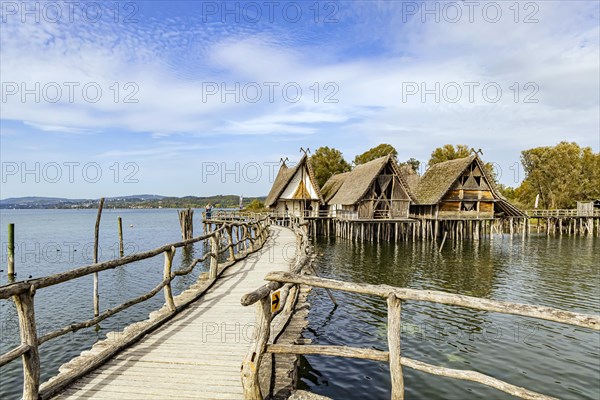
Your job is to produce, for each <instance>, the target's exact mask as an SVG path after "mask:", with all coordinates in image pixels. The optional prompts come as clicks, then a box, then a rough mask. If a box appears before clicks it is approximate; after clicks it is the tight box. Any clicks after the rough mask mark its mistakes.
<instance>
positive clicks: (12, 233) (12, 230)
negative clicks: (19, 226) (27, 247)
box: [7, 224, 15, 282]
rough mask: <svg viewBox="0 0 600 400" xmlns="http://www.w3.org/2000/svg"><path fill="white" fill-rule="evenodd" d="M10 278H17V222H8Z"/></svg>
mask: <svg viewBox="0 0 600 400" xmlns="http://www.w3.org/2000/svg"><path fill="white" fill-rule="evenodd" d="M7 262H8V280H9V282H10V281H11V280H13V279H14V278H15V224H8V257H7Z"/></svg>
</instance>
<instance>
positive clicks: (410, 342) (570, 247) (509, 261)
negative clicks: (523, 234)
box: [302, 237, 600, 399]
mask: <svg viewBox="0 0 600 400" xmlns="http://www.w3.org/2000/svg"><path fill="white" fill-rule="evenodd" d="M565 239H566V240H565ZM448 244H449V246H447V247H446V248H445V249H444V252H443V254H442V255H440V254H438V253H437V252H435V251H433V248H432V247H431V245H427V244H413V243H401V244H398V245H397V246H395V245H383V244H359V243H351V242H348V241H343V240H329V241H323V240H320V239H319V240H317V242H316V246H315V248H316V251H317V252H318V253H319V254H321V253H322V256H320V257H318V258H317V261H316V268H317V270H318V272H319V275H320V276H324V277H331V278H335V279H340V280H346V281H357V282H366V283H373V284H389V285H394V286H400V287H409V288H415V289H429V290H442V291H447V292H451V293H459V294H464V295H471V296H477V297H483V298H489V299H495V300H504V301H512V302H521V303H528V304H539V305H545V306H550V307H556V308H561V309H566V310H569V311H575V312H583V313H592V314H597V313H598V312H600V282H599V277H600V269H599V268H600V267H599V266H600V251H598V244H599V241H598V239H597V238H551V239H548V238H545V237H532V238H529V239H528V240H526V241H525V242H521V241H520V240H519V241H512V242H511V241H510V240H508V239H506V238H504V239H501V240H494V241H491V242H490V241H485V240H484V241H480V242H479V243H467V242H464V243H448ZM334 294H335V296H336V299H337V300H338V303H339V304H340V306H339V307H338V308H336V309H335V310H333V308H332V306H331V302H330V300H329V298H328V297H327V296H326V295H325V294H324V293H323V292H320V291H319V290H314V291H312V292H311V294H310V301H311V303H312V307H311V311H310V314H309V330H307V331H306V332H305V336H307V337H310V338H311V339H313V343H314V344H336V345H346V346H353V347H366V348H376V349H382V350H385V349H387V328H386V323H387V307H386V302H385V300H383V299H379V298H375V297H371V296H363V295H356V294H348V293H343V292H337V291H336V292H335V293H334ZM332 310H333V311H332ZM599 349H600V334H599V333H597V332H592V331H589V330H585V329H581V328H576V327H571V326H566V325H562V324H558V323H553V322H546V321H541V320H535V319H531V318H524V317H519V316H513V315H505V314H498V313H486V312H482V311H477V310H471V309H466V308H462V307H451V306H443V305H437V304H430V303H421V302H405V303H403V313H402V352H403V355H404V356H406V357H410V358H414V359H417V360H420V361H424V362H428V363H431V364H434V365H441V366H446V367H448V368H457V369H471V370H475V371H479V372H482V373H486V374H488V375H491V376H494V377H496V378H499V379H502V380H505V381H507V382H509V383H512V384H515V385H518V386H523V387H526V388H528V389H531V390H534V391H538V392H541V393H546V394H550V395H553V396H555V397H559V398H582V399H598V398H600V365H599V361H598V360H600V350H599ZM304 363H305V364H304V366H303V369H302V381H303V385H305V386H306V387H308V388H310V389H311V390H313V391H314V392H317V393H321V394H324V395H327V396H330V397H332V398H335V399H365V398H368V399H379V398H381V399H386V398H389V395H390V393H389V388H390V385H389V371H388V368H387V365H386V364H385V363H377V362H371V361H364V360H346V359H340V358H336V357H321V356H311V357H307V358H306V359H304ZM404 374H405V384H406V391H407V397H410V398H427V399H465V398H494V399H504V398H506V399H509V398H512V397H510V396H508V395H504V394H503V393H501V392H498V391H496V390H494V389H490V388H485V387H483V386H482V385H478V384H475V383H469V382H464V381H459V380H454V379H446V378H441V377H434V376H431V375H428V374H424V373H421V372H418V371H413V370H410V369H408V368H404ZM315 376H318V377H319V378H318V379H311V378H310V377H315Z"/></svg>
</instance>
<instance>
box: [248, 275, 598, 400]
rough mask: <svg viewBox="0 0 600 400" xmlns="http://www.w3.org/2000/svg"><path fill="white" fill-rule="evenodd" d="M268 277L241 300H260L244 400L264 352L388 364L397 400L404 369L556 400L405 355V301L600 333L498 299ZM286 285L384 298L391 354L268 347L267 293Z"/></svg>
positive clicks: (589, 322)
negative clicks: (402, 324)
mask: <svg viewBox="0 0 600 400" xmlns="http://www.w3.org/2000/svg"><path fill="white" fill-rule="evenodd" d="M265 279H266V280H268V281H271V282H270V283H268V284H267V285H266V286H264V287H263V288H261V289H259V290H256V291H254V292H252V293H250V294H248V295H246V296H244V298H243V300H242V304H244V305H249V304H253V303H255V302H258V305H257V318H256V324H257V325H256V336H255V341H254V342H253V343H252V345H251V349H250V352H249V353H248V357H247V359H246V360H245V361H244V368H245V370H243V373H242V382H243V384H244V395H245V399H247V400H259V399H261V400H262V399H263V397H262V395H261V393H260V389H259V388H258V377H257V376H256V375H257V373H255V372H254V371H258V369H259V367H260V361H261V359H262V357H263V355H264V354H265V353H274V354H321V355H329V356H338V357H350V358H362V359H369V360H375V361H384V362H388V363H389V365H390V374H391V383H392V395H391V398H392V399H393V400H397V399H403V398H404V380H403V375H402V366H405V367H409V368H412V369H416V370H419V371H423V372H426V373H429V374H433V375H440V376H445V377H450V378H456V379H462V380H467V381H473V382H478V383H481V384H483V385H486V386H490V387H493V388H496V389H498V390H501V391H503V392H506V393H509V394H511V395H513V396H517V397H521V398H524V399H553V397H550V396H546V395H543V394H540V393H536V392H533V391H530V390H527V389H524V388H522V387H519V386H515V385H511V384H509V383H506V382H503V381H501V380H499V379H496V378H493V377H491V376H488V375H485V374H482V373H479V372H475V371H468V370H458V369H450V368H445V367H440V366H435V365H430V364H427V363H424V362H421V361H417V360H413V359H410V358H406V357H402V356H401V352H400V349H401V346H400V332H401V328H400V320H401V318H400V317H401V315H400V314H401V303H402V302H403V301H426V302H432V303H439V304H447V305H454V306H459V307H468V308H473V309H476V310H483V311H489V312H499V313H505V314H515V315H521V316H526V317H532V318H538V319H543V320H548V321H555V322H560V323H564V324H570V325H575V326H579V327H582V328H589V329H593V330H596V331H598V330H600V317H599V316H593V315H585V314H578V313H573V312H568V311H563V310H558V309H555V308H550V307H541V306H534V305H527V304H518V303H509V302H502V301H494V300H488V299H482V298H476V297H469V296H463V295H457V294H450V293H444V292H437V291H431V290H415V289H404V288H398V287H393V286H387V285H369V284H363V283H352V282H342V281H338V280H333V279H324V278H318V277H314V276H305V275H299V274H297V273H294V272H293V271H292V273H289V272H272V273H269V274H268V275H267V276H266V278H265ZM283 284H286V285H288V284H295V285H308V286H312V287H320V288H325V289H333V290H341V291H345V292H351V293H360V294H367V295H373V296H378V297H382V298H384V299H386V300H387V309H388V327H387V337H388V347H389V351H380V350H373V349H364V348H353V347H346V346H319V345H282V344H269V343H268V340H269V324H270V321H271V310H270V303H269V298H270V296H269V291H268V290H266V289H268V288H271V289H272V288H277V287H280V286H281V285H283Z"/></svg>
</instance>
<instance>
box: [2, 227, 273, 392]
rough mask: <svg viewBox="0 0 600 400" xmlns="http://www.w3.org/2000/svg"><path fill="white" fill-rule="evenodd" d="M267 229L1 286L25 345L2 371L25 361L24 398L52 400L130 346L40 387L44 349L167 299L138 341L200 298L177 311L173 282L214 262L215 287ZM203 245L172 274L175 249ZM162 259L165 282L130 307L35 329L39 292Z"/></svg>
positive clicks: (231, 231)
mask: <svg viewBox="0 0 600 400" xmlns="http://www.w3.org/2000/svg"><path fill="white" fill-rule="evenodd" d="M267 225H268V219H267V218H266V217H262V218H259V219H253V220H249V221H246V222H228V223H225V224H222V225H221V226H220V227H218V228H217V229H215V230H214V231H212V232H210V233H208V234H205V235H203V236H199V237H196V238H192V239H189V240H184V241H181V242H176V243H171V244H167V245H165V246H162V247H159V248H156V249H153V250H149V251H146V252H142V253H137V254H132V255H129V256H126V257H123V258H119V259H115V260H111V261H106V262H102V263H96V264H91V265H87V266H84V267H80V268H76V269H73V270H69V271H65V272H61V273H58V274H55V275H52V276H48V277H43V278H38V279H32V280H27V281H22V282H16V283H12V284H8V285H4V286H1V287H0V300H7V299H10V298H12V299H13V301H14V303H15V305H16V309H17V314H18V319H19V328H20V336H21V344H20V345H19V346H18V347H16V348H14V349H12V350H10V351H8V352H6V353H4V354H1V355H0V367H1V366H3V365H5V364H7V363H9V362H11V361H13V360H15V359H17V358H19V357H22V362H23V374H24V381H23V399H24V400H37V399H45V398H49V397H51V396H53V395H55V394H56V393H58V392H59V391H60V390H62V389H64V388H65V387H66V386H67V385H69V384H70V383H72V382H73V381H75V380H76V379H78V378H79V377H81V376H83V375H85V374H86V373H87V372H89V371H91V370H93V369H95V368H97V367H98V366H99V365H101V364H102V363H104V362H105V361H107V360H108V359H109V358H110V357H111V356H113V355H114V354H116V353H117V352H119V351H121V350H122V349H123V348H125V347H127V345H129V344H130V343H131V342H128V343H123V344H122V345H121V346H120V347H117V348H111V349H109V351H105V352H104V353H102V356H101V357H98V358H96V359H95V360H94V361H93V362H90V363H87V364H86V365H85V367H83V368H80V369H78V370H76V371H70V372H68V373H65V374H60V375H59V376H58V377H55V379H52V380H50V381H48V382H47V383H45V384H44V385H40V368H41V366H40V357H39V346H40V345H42V344H43V343H45V342H47V341H49V340H52V339H55V338H57V337H60V336H62V335H65V334H67V333H69V332H75V331H77V330H79V329H82V328H88V327H91V326H94V325H96V324H98V323H99V322H101V321H103V320H105V319H106V318H108V317H110V316H112V315H115V314H116V313H118V312H120V311H123V310H125V309H127V308H129V307H131V306H133V305H135V304H138V303H141V302H143V301H146V300H148V299H150V298H151V297H153V296H155V295H156V294H158V293H159V292H160V291H161V290H162V291H163V292H164V296H165V306H163V308H164V307H166V308H167V310H166V312H165V313H164V315H163V316H162V317H161V318H158V319H156V320H155V321H154V322H153V323H152V324H150V325H149V326H147V328H146V329H145V330H142V331H139V332H136V336H135V337H136V338H140V337H141V336H143V335H144V334H146V333H147V332H150V331H152V330H154V329H156V328H157V327H158V326H160V325H161V324H162V323H164V322H166V321H167V320H169V319H170V318H172V317H173V316H174V315H175V314H176V313H178V312H179V311H180V310H181V309H183V308H184V307H186V306H187V305H188V304H190V303H191V302H193V301H195V300H197V297H198V296H196V297H194V298H192V299H189V300H188V301H186V302H184V303H183V304H179V305H178V306H176V305H175V302H174V300H173V293H172V289H171V282H172V280H173V279H174V278H175V277H177V276H182V275H187V274H189V273H191V272H192V271H193V270H194V267H195V266H196V265H197V264H198V263H200V262H202V261H205V260H207V259H208V258H210V270H209V277H208V281H207V285H208V286H210V285H212V283H214V281H216V279H217V278H218V273H219V271H222V270H223V269H224V268H227V267H228V266H229V265H231V264H233V263H235V262H236V261H239V260H241V259H243V258H245V257H247V256H248V255H249V254H251V253H252V252H254V251H257V250H258V249H259V248H260V247H262V245H263V244H264V242H265V241H266V239H267V237H268V227H267ZM203 240H207V241H210V252H208V253H205V254H204V255H203V256H202V257H201V258H198V259H196V260H194V261H193V262H192V263H191V264H190V265H189V266H188V267H187V268H184V269H180V270H177V271H173V270H172V261H173V256H174V255H175V251H176V249H177V248H179V247H184V246H187V245H190V244H193V243H197V242H200V241H203ZM225 243H226V244H225ZM226 253H227V254H228V261H227V262H226V263H224V264H221V265H219V258H220V255H222V254H226ZM160 254H163V255H164V265H163V268H164V269H163V279H162V281H161V282H160V283H159V284H158V285H156V286H155V287H154V288H153V289H152V290H150V291H149V292H148V293H146V294H144V295H142V296H139V297H136V298H134V299H131V300H128V301H127V302H125V303H123V304H121V305H118V306H116V307H114V308H111V309H108V310H106V311H104V312H102V313H100V314H99V315H97V316H95V317H94V318H91V319H88V320H86V321H82V322H79V323H74V324H71V325H68V326H65V327H63V328H60V329H57V330H55V331H52V332H49V333H47V334H45V335H43V336H41V337H38V334H37V330H36V317H35V312H34V297H35V293H36V291H37V290H40V289H43V288H47V287H50V286H55V285H58V284H60V283H64V282H68V281H71V280H73V279H78V278H82V277H85V276H89V275H92V274H96V273H98V272H101V271H107V270H110V269H114V268H116V267H119V266H127V265H129V264H131V263H134V262H136V261H141V260H146V259H150V258H153V257H156V256H159V255H160ZM208 286H207V287H208Z"/></svg>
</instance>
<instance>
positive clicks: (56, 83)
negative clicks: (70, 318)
mask: <svg viewBox="0 0 600 400" xmlns="http://www.w3.org/2000/svg"><path fill="white" fill-rule="evenodd" d="M35 3H36V2H32V3H26V2H15V1H0V4H1V6H2V7H1V9H0V11H1V12H2V20H1V22H0V34H1V38H0V45H1V48H0V56H1V58H0V74H1V77H0V80H1V82H2V93H1V97H2V99H1V102H0V106H1V108H2V109H1V112H0V145H1V147H0V155H1V159H2V189H1V193H0V197H1V198H8V197H16V196H31V195H37V196H59V197H70V198H82V197H83V198H95V197H100V196H118V195H128V194H141V193H153V194H163V195H175V196H183V195H198V196H201V195H212V194H244V195H246V196H255V195H264V194H266V193H267V192H268V190H269V188H270V185H271V179H272V170H273V168H274V165H276V164H277V163H278V161H279V160H280V158H282V157H284V158H285V157H288V158H289V159H290V160H291V161H295V160H297V159H298V158H299V157H300V155H301V153H300V152H299V149H300V147H304V148H306V147H309V148H310V149H311V150H313V151H314V150H315V149H316V148H318V147H319V146H330V147H335V148H338V149H340V150H341V151H342V152H343V154H344V155H345V157H346V158H347V159H348V160H352V159H353V158H354V156H355V155H357V154H360V153H362V152H363V151H365V150H367V149H369V148H370V147H373V146H375V145H377V144H379V143H390V144H392V145H394V146H395V147H396V149H397V150H398V152H399V159H400V160H405V159H408V158H410V157H415V158H417V159H419V160H421V161H423V162H427V160H428V158H429V154H430V153H431V151H432V150H433V149H434V148H435V147H437V146H441V145H443V144H446V143H453V144H457V143H465V144H468V145H470V146H472V147H475V148H481V149H482V150H483V151H484V156H483V157H484V159H485V160H486V161H492V162H494V163H496V165H497V167H498V168H499V169H500V170H499V171H500V172H501V178H500V180H501V182H503V183H505V184H509V185H515V184H516V183H517V182H518V181H520V180H521V179H522V178H523V175H522V172H521V173H519V172H520V171H519V167H518V161H519V155H520V151H521V150H523V149H527V148H531V147H536V146H542V145H554V144H556V143H558V142H560V141H562V140H568V141H576V142H578V143H579V144H581V145H585V146H591V147H592V148H593V149H594V151H599V146H600V115H599V112H600V111H599V104H600V101H599V87H600V83H599V76H600V52H599V37H600V29H599V6H598V5H599V3H598V2H596V1H579V2H578V1H568V2H559V1H537V2H518V3H516V2H514V1H508V2H506V1H497V2H485V1H482V2H476V3H470V4H472V6H471V7H472V8H470V7H468V6H466V5H465V3H464V2H445V1H441V2H435V1H431V2H427V3H422V2H412V1H374V0H370V1H341V2H331V1H324V2H318V1H309V2H284V1H274V2H268V1H265V2H261V1H257V2H220V1H204V2H202V1H135V2H134V1H123V2H119V3H113V2H108V3H106V2H105V3H100V2H80V3H77V4H78V5H76V6H69V5H67V3H63V2H38V5H37V6H36V5H35ZM515 3H516V5H515ZM100 4H105V6H101V7H99V5H100ZM115 4H117V5H118V6H117V5H115ZM473 4H475V5H473ZM69 7H72V8H69ZM84 88H85V90H84ZM284 88H285V90H284ZM24 90H28V92H24ZM98 90H100V91H101V93H100V92H98ZM299 90H300V91H299ZM499 90H500V91H501V92H500V91H499ZM59 94H60V95H59ZM317 94H318V96H317ZM436 97H437V98H436Z"/></svg>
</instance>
